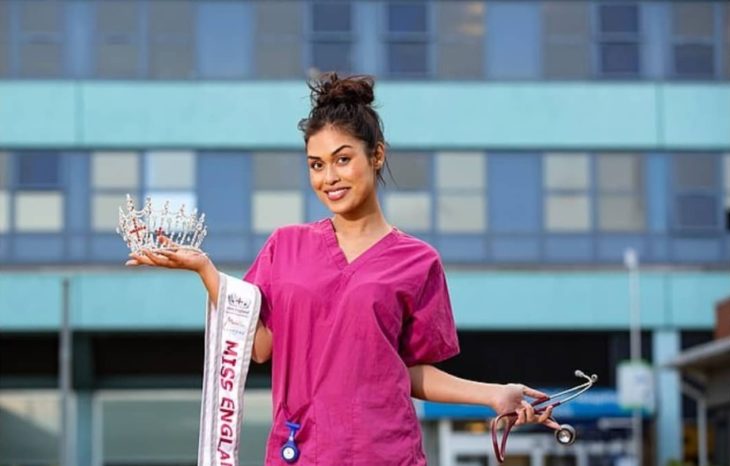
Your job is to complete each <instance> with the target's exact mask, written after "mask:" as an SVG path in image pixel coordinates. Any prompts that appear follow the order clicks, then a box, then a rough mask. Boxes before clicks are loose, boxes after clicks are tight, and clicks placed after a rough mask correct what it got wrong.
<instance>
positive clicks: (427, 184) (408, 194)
mask: <svg viewBox="0 0 730 466" xmlns="http://www.w3.org/2000/svg"><path fill="white" fill-rule="evenodd" d="M388 165H389V167H390V171H391V173H392V175H393V183H392V186H391V184H389V185H388V187H387V189H385V190H384V191H385V192H384V207H385V213H386V216H387V218H388V220H389V221H390V222H392V223H393V224H394V225H395V226H397V227H398V228H400V229H402V230H404V231H412V232H422V231H429V230H430V229H431V205H432V201H431V191H430V190H431V156H430V155H429V154H424V153H410V152H397V153H396V152H393V153H391V154H390V156H389V159H388Z"/></svg>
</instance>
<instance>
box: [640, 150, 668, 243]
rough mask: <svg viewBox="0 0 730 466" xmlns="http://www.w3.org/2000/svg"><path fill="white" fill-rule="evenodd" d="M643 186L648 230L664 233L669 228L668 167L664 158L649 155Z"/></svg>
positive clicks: (659, 155)
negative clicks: (647, 215) (644, 187)
mask: <svg viewBox="0 0 730 466" xmlns="http://www.w3.org/2000/svg"><path fill="white" fill-rule="evenodd" d="M646 164H647V167H646V170H644V177H645V179H644V182H645V183H644V184H645V186H646V194H645V195H646V200H647V210H648V214H649V230H650V231H653V232H666V231H667V229H668V226H669V218H668V212H669V203H668V202H667V201H668V197H669V196H668V193H669V186H668V184H667V181H668V180H669V174H668V171H669V165H668V163H667V159H666V157H664V156H663V155H661V154H651V155H649V156H648V158H647V161H646Z"/></svg>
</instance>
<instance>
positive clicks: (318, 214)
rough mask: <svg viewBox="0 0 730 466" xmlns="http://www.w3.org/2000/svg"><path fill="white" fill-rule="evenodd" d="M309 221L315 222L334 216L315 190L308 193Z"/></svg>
mask: <svg viewBox="0 0 730 466" xmlns="http://www.w3.org/2000/svg"><path fill="white" fill-rule="evenodd" d="M306 208H307V217H306V218H307V220H306V221H307V222H315V221H317V220H321V219H323V218H328V217H332V212H330V210H329V209H328V208H327V207H326V206H325V205H324V204H322V201H320V200H319V198H318V197H317V195H316V194H314V193H313V192H311V191H310V192H308V193H307V207H306Z"/></svg>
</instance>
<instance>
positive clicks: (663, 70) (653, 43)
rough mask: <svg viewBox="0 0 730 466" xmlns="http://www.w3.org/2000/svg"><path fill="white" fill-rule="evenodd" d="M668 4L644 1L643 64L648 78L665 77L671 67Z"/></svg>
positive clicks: (642, 9)
mask: <svg viewBox="0 0 730 466" xmlns="http://www.w3.org/2000/svg"><path fill="white" fill-rule="evenodd" d="M668 6H669V5H668V4H666V3H660V2H642V5H641V26H642V31H641V40H642V46H641V64H642V75H643V77H644V78H646V79H658V78H663V77H665V76H666V74H667V70H669V69H670V66H669V64H668V62H669V52H668V50H667V49H668V47H667V39H666V28H667V25H668V24H670V23H669V21H670V19H669V9H668Z"/></svg>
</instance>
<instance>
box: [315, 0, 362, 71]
mask: <svg viewBox="0 0 730 466" xmlns="http://www.w3.org/2000/svg"><path fill="white" fill-rule="evenodd" d="M310 12H311V18H310V19H311V37H310V46H311V49H310V50H311V59H310V63H311V66H312V68H314V70H316V71H318V72H322V71H337V72H342V73H350V72H351V71H352V4H351V3H329V2H317V3H314V4H313V5H312V8H311V10H310Z"/></svg>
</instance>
